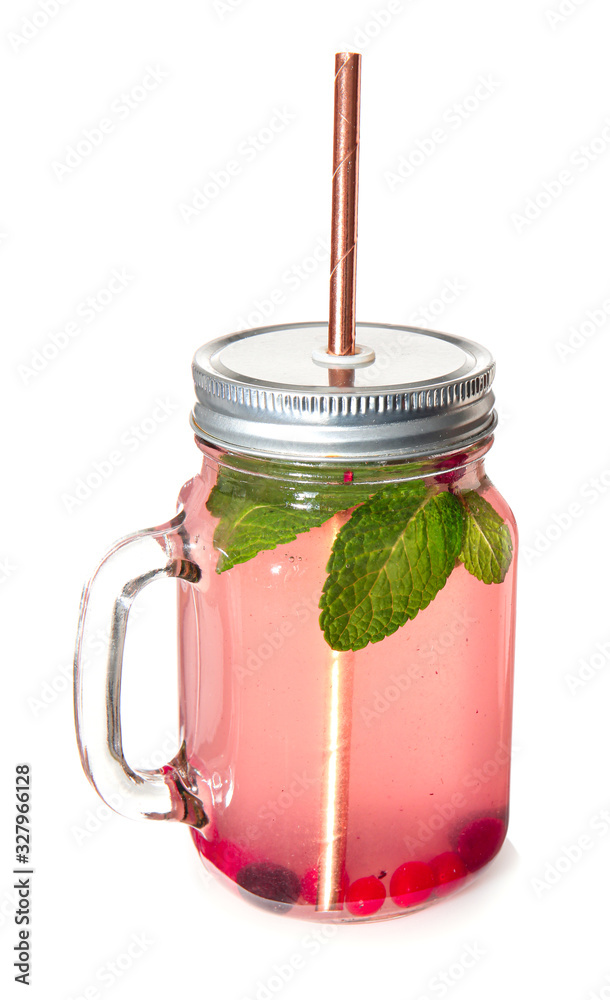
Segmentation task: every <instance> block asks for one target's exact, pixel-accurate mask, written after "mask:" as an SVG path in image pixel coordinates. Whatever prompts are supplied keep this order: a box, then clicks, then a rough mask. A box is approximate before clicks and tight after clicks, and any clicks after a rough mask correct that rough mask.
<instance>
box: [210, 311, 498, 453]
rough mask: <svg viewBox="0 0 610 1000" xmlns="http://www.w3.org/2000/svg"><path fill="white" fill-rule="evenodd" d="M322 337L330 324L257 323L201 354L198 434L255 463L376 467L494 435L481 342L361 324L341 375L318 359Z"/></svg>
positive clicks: (488, 359) (487, 361)
mask: <svg viewBox="0 0 610 1000" xmlns="http://www.w3.org/2000/svg"><path fill="white" fill-rule="evenodd" d="M327 331H328V324H327V323H298V324H288V325H286V326H269V327H260V328H258V329H255V330H243V331H242V332H240V333H233V334H230V335H228V336H225V337H219V338H218V339H217V340H212V341H210V343H208V344H205V345H204V346H203V347H200V348H199V350H198V351H197V352H196V354H195V357H194V359H193V378H194V381H195V392H196V395H197V402H196V404H195V407H194V409H193V413H192V416H191V425H192V427H193V429H194V431H195V433H196V435H197V436H198V437H200V438H202V439H204V440H205V441H209V442H211V443H212V444H216V445H219V446H221V447H223V448H227V449H229V450H230V451H237V452H241V453H244V454H250V455H260V456H264V457H287V458H293V459H295V460H301V461H309V460H314V461H332V460H336V459H337V458H339V459H342V458H349V459H350V460H352V461H358V460H360V461H367V460H376V461H384V460H390V459H396V458H410V457H416V456H424V455H429V456H433V455H438V454H441V453H444V452H449V451H455V450H456V449H461V448H465V447H467V446H469V445H472V444H475V443H476V442H477V441H480V440H482V439H483V438H484V437H486V436H488V435H489V434H490V433H491V432H492V431H493V429H494V427H495V425H496V414H495V411H494V409H493V406H494V397H493V393H492V392H491V388H490V386H491V382H492V379H493V376H494V370H495V365H494V361H493V358H492V356H491V354H490V353H489V351H487V350H486V348H484V347H482V346H481V345H480V344H476V343H474V342H473V341H471V340H465V339H463V338H461V337H453V336H451V335H449V334H446V333H438V332H436V331H433V330H421V329H418V328H416V327H403V326H388V325H386V324H384V323H358V324H357V327H356V336H357V342H358V345H359V347H360V348H361V354H360V355H356V356H355V358H354V359H352V364H351V365H350V369H351V370H349V369H348V374H347V377H346V375H345V374H344V373H345V367H341V369H340V372H339V373H336V372H334V371H333V370H332V369H333V368H334V365H333V366H332V368H331V367H329V362H328V361H325V360H324V355H325V351H326V339H327ZM365 345H366V346H365ZM337 367H338V366H337ZM352 372H353V374H352ZM338 376H339V379H338ZM338 380H340V381H341V382H343V384H342V385H338V384H337V381H338ZM333 382H334V384H333ZM345 382H348V383H353V384H347V385H346V384H345Z"/></svg>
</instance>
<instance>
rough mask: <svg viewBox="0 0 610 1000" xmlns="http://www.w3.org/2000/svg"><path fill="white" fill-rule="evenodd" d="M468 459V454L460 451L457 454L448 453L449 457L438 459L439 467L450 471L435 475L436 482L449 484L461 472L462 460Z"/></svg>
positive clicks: (458, 476) (457, 477)
mask: <svg viewBox="0 0 610 1000" xmlns="http://www.w3.org/2000/svg"><path fill="white" fill-rule="evenodd" d="M467 460H468V455H467V454H466V452H462V453H461V454H459V455H450V456H449V458H443V459H441V460H440V461H439V463H438V467H439V469H451V472H441V473H439V474H438V475H437V476H435V477H434V478H435V480H436V482H437V483H447V485H449V486H451V484H452V483H454V482H455V481H456V479H459V478H460V476H461V475H462V472H463V465H464V462H466V461H467Z"/></svg>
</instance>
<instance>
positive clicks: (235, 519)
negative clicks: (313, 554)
mask: <svg viewBox="0 0 610 1000" xmlns="http://www.w3.org/2000/svg"><path fill="white" fill-rule="evenodd" d="M374 489H375V487H374V486H371V485H370V484H366V485H362V484H358V483H345V484H336V485H324V486H321V487H318V486H317V484H312V485H311V486H309V485H308V486H304V485H303V484H302V483H298V484H296V483H294V484H293V483H290V482H285V481H284V482H282V481H281V480H280V479H266V478H264V477H260V476H253V475H248V474H243V473H241V472H238V471H236V470H234V469H229V468H226V467H221V469H220V471H219V475H218V480H217V482H216V485H215V486H214V488H213V489H212V491H211V493H210V497H209V499H208V502H207V505H206V506H207V508H208V510H209V511H210V513H211V514H212V515H213V516H214V517H218V518H219V523H218V524H217V526H216V530H215V532H214V547H215V548H216V549H217V550H218V552H219V555H218V561H217V563H216V572H217V573H223V572H225V571H226V570H229V569H231V568H232V567H233V566H235V565H237V563H242V562H247V561H248V560H249V559H253V558H254V556H255V555H257V553H258V552H261V551H262V550H263V549H274V548H275V547H276V546H277V545H285V544H287V543H288V542H293V541H294V540H295V538H296V537H297V535H298V534H299V533H300V532H302V531H309V529H310V528H316V527H318V526H319V525H321V524H324V522H325V521H328V520H329V518H331V517H333V515H334V514H337V513H338V512H339V511H342V510H348V509H349V508H350V507H354V506H355V505H356V504H359V503H362V501H363V500H366V499H367V498H368V497H369V496H370V494H371V492H373V490H374Z"/></svg>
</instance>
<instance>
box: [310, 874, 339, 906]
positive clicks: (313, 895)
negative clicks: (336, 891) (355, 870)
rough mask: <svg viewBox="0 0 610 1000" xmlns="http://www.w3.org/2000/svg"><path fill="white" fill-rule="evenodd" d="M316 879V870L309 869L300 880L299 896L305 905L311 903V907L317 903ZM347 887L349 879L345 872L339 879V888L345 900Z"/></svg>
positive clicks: (317, 876) (317, 875)
mask: <svg viewBox="0 0 610 1000" xmlns="http://www.w3.org/2000/svg"><path fill="white" fill-rule="evenodd" d="M318 878H319V872H318V869H317V868H309V869H308V870H307V871H306V872H305V874H304V875H303V878H302V879H301V896H302V897H303V899H304V900H305V902H306V903H311V904H312V906H313V905H315V904H316V903H317V901H318ZM348 885H349V878H348V876H347V872H345V871H344V872H343V878H342V879H341V888H342V889H343V898H345V893H346V892H347V887H348Z"/></svg>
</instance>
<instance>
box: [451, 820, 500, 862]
mask: <svg viewBox="0 0 610 1000" xmlns="http://www.w3.org/2000/svg"><path fill="white" fill-rule="evenodd" d="M505 833H506V824H505V823H503V822H502V820H501V819H497V818H496V817H495V816H486V817H485V818H484V819H477V820H475V821H474V823H470V825H469V826H465V827H464V829H463V830H462V831H461V833H460V835H459V837H458V842H457V852H458V854H459V856H460V857H461V859H462V861H463V862H464V864H465V865H466V868H467V869H468V871H469V872H476V871H478V869H479V868H482V867H483V865H486V864H487V862H488V861H491V859H492V858H493V856H494V854H497V852H498V851H499V850H500V847H501V845H502V841H503V840H504V835H505Z"/></svg>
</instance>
